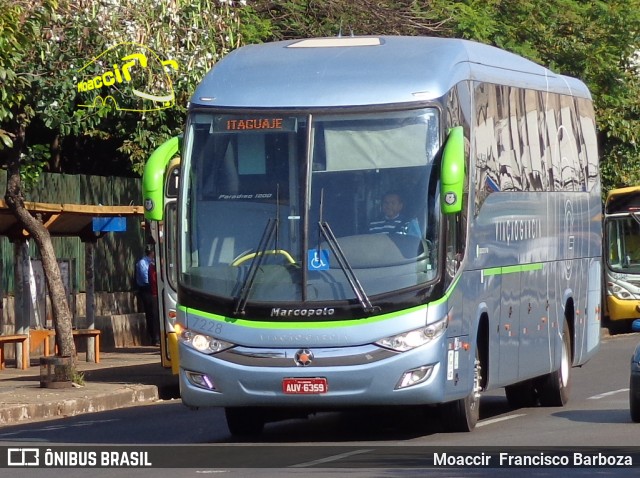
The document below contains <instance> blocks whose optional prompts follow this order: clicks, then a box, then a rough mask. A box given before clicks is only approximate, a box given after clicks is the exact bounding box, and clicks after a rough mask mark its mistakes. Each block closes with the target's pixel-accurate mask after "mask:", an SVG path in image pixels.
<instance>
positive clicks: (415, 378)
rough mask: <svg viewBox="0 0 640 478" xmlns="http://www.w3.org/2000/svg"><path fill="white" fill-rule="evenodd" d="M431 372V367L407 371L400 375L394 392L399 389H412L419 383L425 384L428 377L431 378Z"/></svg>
mask: <svg viewBox="0 0 640 478" xmlns="http://www.w3.org/2000/svg"><path fill="white" fill-rule="evenodd" d="M431 372H433V365H424V366H422V367H418V368H414V369H412V370H407V371H406V372H405V373H404V374H403V375H402V378H401V379H400V381H399V382H398V385H396V390H400V389H401V388H407V387H413V386H414V385H418V384H419V383H422V382H426V381H427V380H428V379H429V377H431Z"/></svg>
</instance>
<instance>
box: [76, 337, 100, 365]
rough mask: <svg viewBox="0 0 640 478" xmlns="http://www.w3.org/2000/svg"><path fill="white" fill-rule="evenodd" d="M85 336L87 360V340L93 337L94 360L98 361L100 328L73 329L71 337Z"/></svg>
mask: <svg viewBox="0 0 640 478" xmlns="http://www.w3.org/2000/svg"><path fill="white" fill-rule="evenodd" d="M77 337H86V338H87V362H89V361H90V359H89V340H91V339H93V350H94V354H95V362H96V363H100V329H74V330H73V338H74V339H75V338H77Z"/></svg>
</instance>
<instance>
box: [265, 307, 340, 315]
mask: <svg viewBox="0 0 640 478" xmlns="http://www.w3.org/2000/svg"><path fill="white" fill-rule="evenodd" d="M335 312H336V311H335V309H331V308H329V307H323V308H318V309H281V308H280V307H274V308H272V309H271V317H318V316H324V317H326V316H331V315H333V314H335Z"/></svg>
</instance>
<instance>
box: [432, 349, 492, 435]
mask: <svg viewBox="0 0 640 478" xmlns="http://www.w3.org/2000/svg"><path fill="white" fill-rule="evenodd" d="M481 370H482V369H481V367H480V360H479V358H478V351H477V348H476V358H475V365H474V368H473V389H472V390H471V393H470V394H469V395H467V396H466V397H464V398H460V399H458V400H455V401H453V402H451V403H446V404H444V405H443V406H442V407H443V408H442V418H443V420H444V427H445V429H446V430H447V431H449V432H470V431H472V430H473V429H474V428H475V427H476V424H477V423H478V419H479V418H480V391H481V389H482V387H481V385H480V383H481V378H482V376H481Z"/></svg>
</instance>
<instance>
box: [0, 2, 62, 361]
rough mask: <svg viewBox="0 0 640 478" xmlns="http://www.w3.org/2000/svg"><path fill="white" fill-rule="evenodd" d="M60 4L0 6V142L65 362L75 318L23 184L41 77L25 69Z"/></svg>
mask: <svg viewBox="0 0 640 478" xmlns="http://www.w3.org/2000/svg"><path fill="white" fill-rule="evenodd" d="M56 6H57V5H56V3H55V1H53V0H52V1H43V2H41V3H27V2H24V3H23V2H16V3H13V4H11V5H8V4H6V5H2V6H0V78H2V80H3V82H2V83H1V84H0V98H2V104H0V124H2V128H0V141H1V142H2V145H3V146H4V149H5V152H4V153H5V154H4V155H3V156H4V159H5V161H6V165H7V190H6V194H5V201H6V203H7V205H8V207H9V208H10V209H11V211H12V212H13V214H14V215H15V216H16V218H17V219H18V222H19V223H20V225H21V226H22V227H23V228H24V229H26V230H27V231H28V232H29V234H30V235H31V237H32V238H33V239H34V241H35V242H36V244H37V245H38V248H39V250H40V254H41V256H42V266H43V269H44V271H45V277H46V281H47V286H48V288H49V294H50V297H51V304H52V309H53V316H54V323H55V329H56V345H57V346H58V351H59V354H60V355H62V356H75V345H74V342H73V335H72V326H71V323H72V316H71V311H70V309H69V305H68V302H67V298H66V295H65V291H64V286H63V282H62V277H61V274H60V268H59V267H58V263H57V261H56V257H55V252H54V250H53V245H52V244H51V237H50V235H49V231H48V230H47V228H46V227H45V226H44V224H43V223H42V220H41V219H40V218H37V217H33V216H32V215H31V214H30V213H29V211H27V210H26V208H25V204H24V194H23V188H22V179H21V175H20V173H21V163H22V162H23V161H26V159H25V150H26V149H28V148H27V138H26V128H27V126H28V124H29V122H30V121H31V120H32V118H33V117H34V115H35V109H34V107H33V105H32V104H31V94H32V93H33V83H34V77H37V75H38V72H37V71H35V72H31V71H29V70H27V69H25V65H26V64H31V63H33V55H34V52H35V51H36V49H35V45H34V43H35V41H37V40H36V39H38V38H39V37H40V36H41V34H42V31H43V27H44V25H45V24H46V23H47V22H48V21H49V19H50V17H51V15H52V14H53V11H54V9H55V7H56Z"/></svg>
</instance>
